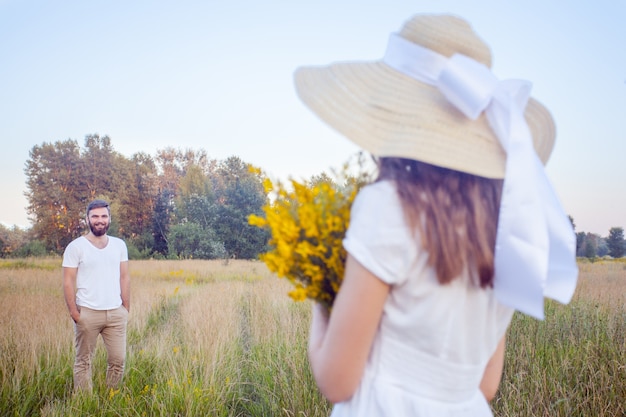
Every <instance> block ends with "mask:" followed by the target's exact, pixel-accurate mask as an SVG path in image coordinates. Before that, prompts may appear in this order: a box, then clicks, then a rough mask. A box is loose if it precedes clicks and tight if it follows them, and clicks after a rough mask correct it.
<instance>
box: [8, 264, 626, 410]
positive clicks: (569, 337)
mask: <svg viewBox="0 0 626 417" xmlns="http://www.w3.org/2000/svg"><path fill="white" fill-rule="evenodd" d="M24 262H25V264H24V265H30V264H31V263H32V264H33V265H32V266H30V267H18V268H6V269H2V270H1V271H0V302H1V303H2V305H3V306H4V308H5V314H3V315H0V352H2V356H1V358H0V383H1V386H0V416H2V417H3V416H29V417H30V416H302V417H306V416H327V415H328V414H329V413H330V409H331V406H330V404H329V403H328V402H327V401H326V400H325V399H323V398H322V397H321V396H320V394H319V391H318V390H317V388H316V386H315V382H314V380H313V378H312V376H311V373H310V370H309V366H308V362H307V357H306V345H307V336H308V324H309V314H310V310H309V305H308V304H306V303H294V302H292V301H291V300H290V299H289V298H288V297H287V296H286V292H287V290H288V289H289V288H288V284H287V283H286V282H285V281H283V280H278V279H276V278H275V277H273V276H272V275H270V274H269V273H268V272H267V271H266V270H265V269H264V267H263V265H262V264H260V263H258V262H244V261H240V262H239V261H237V262H232V263H230V264H229V265H221V264H219V263H216V262H207V261H184V262H175V261H158V262H156V261H134V262H133V263H132V264H131V273H132V283H133V289H132V291H133V305H132V308H131V318H130V322H129V329H128V349H127V350H128V356H127V363H126V373H125V377H124V384H123V386H122V387H121V388H120V390H119V391H110V390H107V389H106V387H105V368H106V360H105V353H104V348H103V346H102V343H99V346H98V349H97V352H96V356H95V359H94V369H93V374H94V391H93V394H91V395H73V394H72V364H73V359H74V356H73V355H74V350H73V333H72V332H73V330H72V327H71V322H70V321H69V317H68V316H67V311H66V308H65V305H64V302H63V296H62V289H61V272H60V264H59V262H58V260H56V261H50V260H45V261H42V263H41V264H37V261H36V260H27V261H24ZM20 265H22V264H20ZM41 265H56V268H55V269H48V268H47V267H46V268H42V267H41ZM2 268H5V267H4V266H2ZM35 289H36V291H35ZM625 289H626V269H625V268H624V265H623V264H620V263H616V262H614V263H609V262H596V263H593V264H592V263H588V264H584V265H581V280H580V285H579V288H578V289H577V294H576V296H575V298H574V300H573V301H572V303H571V304H570V305H568V306H562V305H560V304H557V303H554V302H548V303H547V304H546V320H545V321H542V322H540V321H537V320H534V319H531V318H528V317H526V316H523V315H521V314H516V315H515V316H514V318H513V322H512V324H511V328H510V331H509V335H508V341H507V352H506V359H505V370H504V375H503V380H502V384H501V387H500V391H499V393H498V396H497V397H496V399H495V400H494V401H493V403H492V407H493V409H494V414H495V415H497V416H564V417H565V416H567V417H572V416H618V417H623V416H625V415H626V408H625V401H624V399H626V306H625V295H624V294H625Z"/></svg>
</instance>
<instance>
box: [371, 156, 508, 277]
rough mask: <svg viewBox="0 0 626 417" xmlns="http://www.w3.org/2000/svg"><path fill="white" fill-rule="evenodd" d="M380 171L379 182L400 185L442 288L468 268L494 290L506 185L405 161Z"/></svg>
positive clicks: (386, 163) (381, 163)
mask: <svg viewBox="0 0 626 417" xmlns="http://www.w3.org/2000/svg"><path fill="white" fill-rule="evenodd" d="M378 167H379V175H378V179H377V180H378V181H380V180H391V181H393V182H394V183H395V184H396V188H397V192H398V194H399V196H400V200H401V202H402V206H403V211H404V214H405V216H406V218H407V221H408V223H409V225H411V227H412V229H413V230H417V231H419V232H420V238H421V242H422V246H423V248H424V249H425V250H426V251H427V252H428V253H429V264H430V265H431V266H432V267H434V268H435V270H436V272H437V277H438V280H439V282H440V283H441V284H446V283H449V282H450V281H452V280H453V279H455V278H457V277H459V276H461V274H462V273H463V272H464V270H465V268H467V270H468V271H469V273H470V277H471V278H472V280H473V281H474V282H476V283H477V284H479V285H480V286H481V287H483V288H485V287H491V286H493V274H494V266H493V260H494V246H495V240H496V230H497V224H498V212H499V206H500V195H501V192H502V180H495V179H489V178H483V177H478V176H475V175H471V174H467V173H464V172H459V171H454V170H451V169H447V168H441V167H438V166H434V165H430V164H427V163H424V162H419V161H415V160H412V159H405V158H379V160H378Z"/></svg>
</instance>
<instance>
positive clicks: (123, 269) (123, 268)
mask: <svg viewBox="0 0 626 417" xmlns="http://www.w3.org/2000/svg"><path fill="white" fill-rule="evenodd" d="M120 288H121V290H122V305H123V306H124V307H125V308H126V310H127V311H130V272H129V271H128V261H124V262H120Z"/></svg>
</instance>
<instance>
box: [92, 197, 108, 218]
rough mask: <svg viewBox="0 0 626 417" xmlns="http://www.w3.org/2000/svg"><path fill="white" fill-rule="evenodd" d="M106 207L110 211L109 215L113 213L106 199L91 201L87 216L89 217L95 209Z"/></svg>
mask: <svg viewBox="0 0 626 417" xmlns="http://www.w3.org/2000/svg"><path fill="white" fill-rule="evenodd" d="M102 207H106V208H107V211H108V212H109V216H110V215H111V208H110V207H109V203H107V202H106V201H104V200H93V201H92V202H91V203H89V204H88V205H87V217H89V212H90V211H91V210H93V209H97V208H102Z"/></svg>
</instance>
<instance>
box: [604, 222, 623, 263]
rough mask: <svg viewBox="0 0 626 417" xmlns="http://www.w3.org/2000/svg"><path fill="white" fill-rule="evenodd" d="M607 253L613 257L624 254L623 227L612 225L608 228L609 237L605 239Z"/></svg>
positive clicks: (619, 256)
mask: <svg viewBox="0 0 626 417" xmlns="http://www.w3.org/2000/svg"><path fill="white" fill-rule="evenodd" d="M606 244H607V246H608V249H609V255H610V256H612V257H613V258H621V257H622V256H624V251H625V248H624V228H622V227H612V228H611V229H610V230H609V237H608V238H607V239H606Z"/></svg>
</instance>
